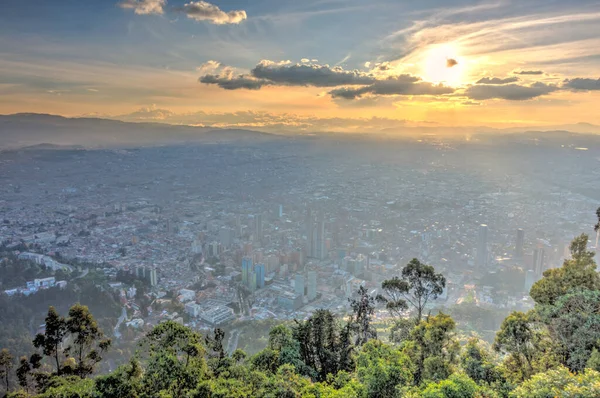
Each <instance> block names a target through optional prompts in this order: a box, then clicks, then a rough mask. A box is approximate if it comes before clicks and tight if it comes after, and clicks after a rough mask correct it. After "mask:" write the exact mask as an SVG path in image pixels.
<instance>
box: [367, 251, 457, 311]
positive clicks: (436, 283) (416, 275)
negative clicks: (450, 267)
mask: <svg viewBox="0 0 600 398" xmlns="http://www.w3.org/2000/svg"><path fill="white" fill-rule="evenodd" d="M445 287H446V278H445V277H444V276H443V275H442V274H439V273H438V274H436V273H435V268H433V267H432V266H431V265H426V264H423V263H421V262H420V261H419V260H417V259H416V258H413V259H412V260H411V261H410V262H409V263H408V264H407V265H406V267H404V268H403V269H402V274H401V277H400V278H398V277H394V278H392V279H389V280H385V281H383V283H382V284H381V288H382V290H383V291H384V294H383V295H379V296H377V299H378V300H379V301H381V302H383V303H385V306H386V308H387V309H388V311H389V312H390V314H392V315H393V316H396V317H399V316H401V315H402V312H403V311H405V310H406V309H408V308H409V305H410V306H411V307H412V308H413V309H414V310H415V311H416V312H417V316H416V318H417V322H420V321H421V319H422V317H423V311H424V309H425V306H426V305H427V303H428V302H429V301H430V300H435V299H436V298H437V297H438V296H439V295H440V294H442V292H443V291H444V288H445Z"/></svg>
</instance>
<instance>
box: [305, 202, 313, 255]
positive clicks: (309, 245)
mask: <svg viewBox="0 0 600 398" xmlns="http://www.w3.org/2000/svg"><path fill="white" fill-rule="evenodd" d="M304 226H305V228H306V254H307V255H308V257H313V253H314V248H313V244H314V242H313V239H314V221H313V216H312V211H311V209H310V207H307V208H306V219H305V220H304Z"/></svg>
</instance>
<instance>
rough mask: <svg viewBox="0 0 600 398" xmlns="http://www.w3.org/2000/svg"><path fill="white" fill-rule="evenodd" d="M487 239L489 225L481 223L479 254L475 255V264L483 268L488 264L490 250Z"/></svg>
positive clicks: (478, 240)
mask: <svg viewBox="0 0 600 398" xmlns="http://www.w3.org/2000/svg"><path fill="white" fill-rule="evenodd" d="M487 239H488V226H487V225H486V224H481V225H480V226H479V236H478V239H477V256H476V257H475V266H476V267H477V268H482V267H485V266H486V265H487V259H488V250H487V244H488V242H487Z"/></svg>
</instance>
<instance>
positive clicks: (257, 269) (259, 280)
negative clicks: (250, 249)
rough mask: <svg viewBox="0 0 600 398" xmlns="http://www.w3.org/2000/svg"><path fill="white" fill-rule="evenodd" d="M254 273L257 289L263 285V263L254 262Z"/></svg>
mask: <svg viewBox="0 0 600 398" xmlns="http://www.w3.org/2000/svg"><path fill="white" fill-rule="evenodd" d="M254 274H255V275H256V287H257V288H259V289H262V288H263V287H265V265H264V264H256V265H255V266H254Z"/></svg>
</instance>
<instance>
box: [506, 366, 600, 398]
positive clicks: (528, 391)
mask: <svg viewBox="0 0 600 398" xmlns="http://www.w3.org/2000/svg"><path fill="white" fill-rule="evenodd" d="M511 396H512V397H514V398H548V397H564V398H596V397H600V373H598V372H597V371H595V370H592V369H586V370H585V371H584V372H581V373H578V374H574V373H571V372H569V369H567V368H565V367H562V366H561V367H559V368H557V369H551V370H549V371H547V372H544V373H538V374H536V375H534V376H533V377H532V378H531V379H529V380H526V381H525V382H524V383H522V384H521V385H520V386H518V387H517V388H516V389H515V390H514V391H513V392H512V394H511Z"/></svg>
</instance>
